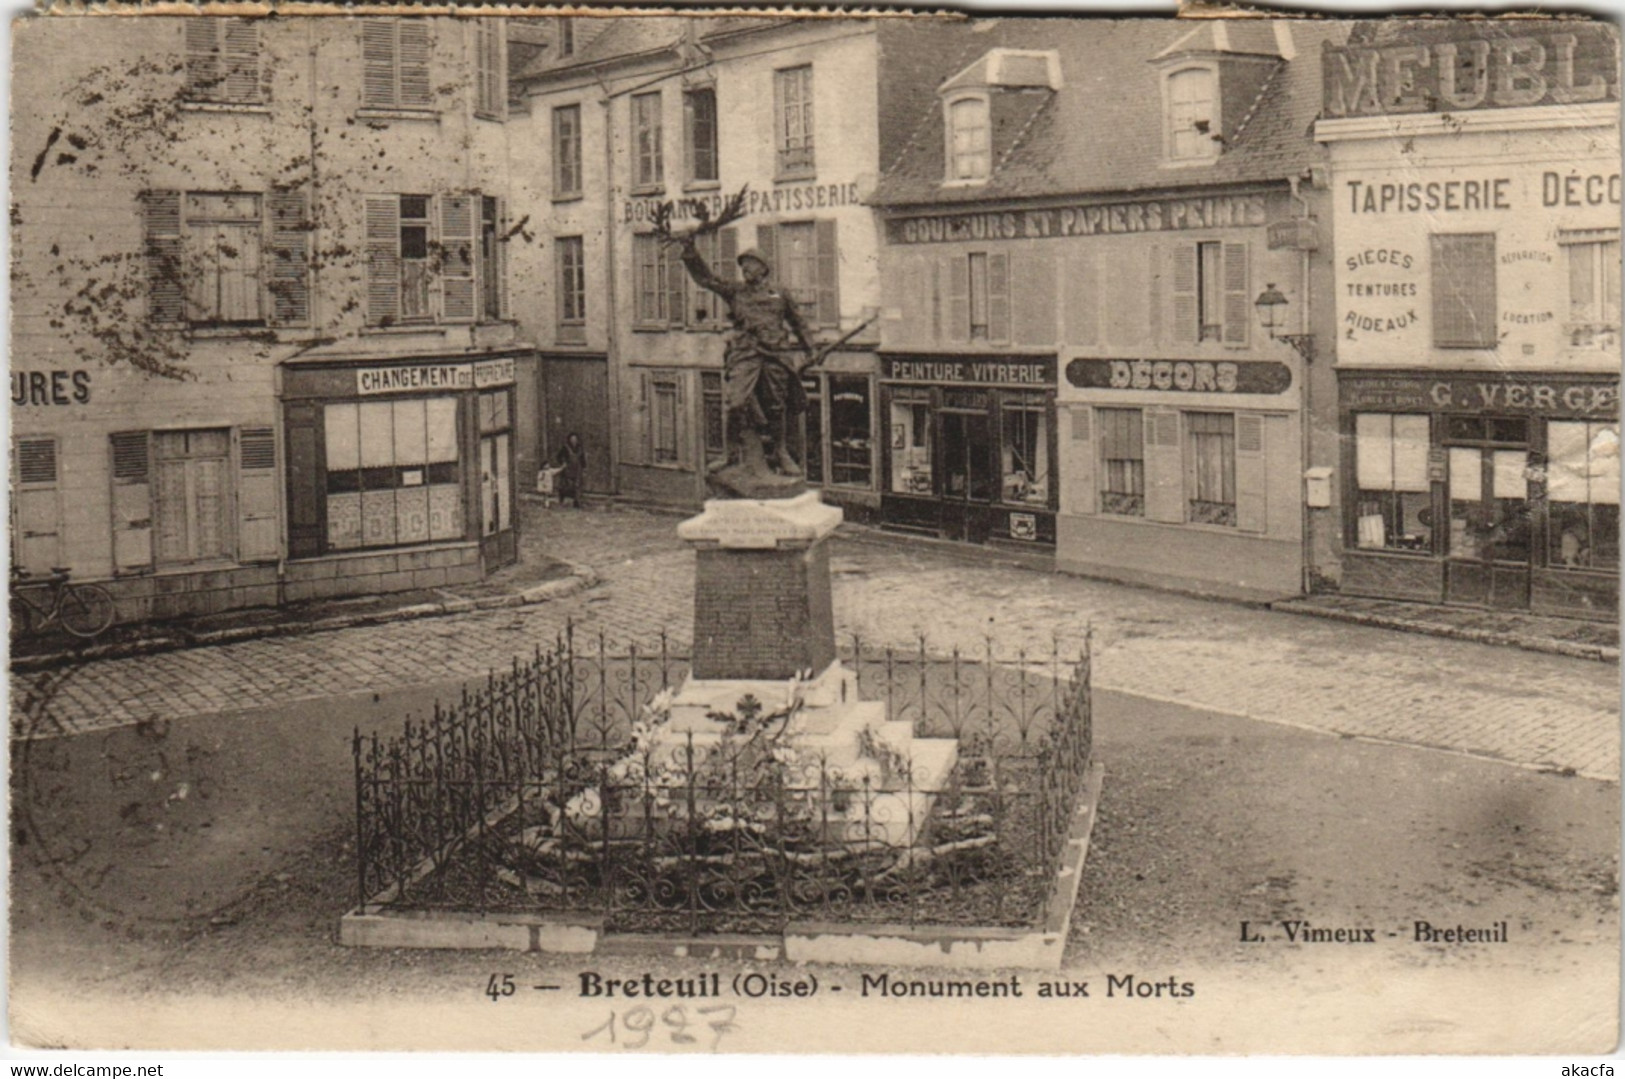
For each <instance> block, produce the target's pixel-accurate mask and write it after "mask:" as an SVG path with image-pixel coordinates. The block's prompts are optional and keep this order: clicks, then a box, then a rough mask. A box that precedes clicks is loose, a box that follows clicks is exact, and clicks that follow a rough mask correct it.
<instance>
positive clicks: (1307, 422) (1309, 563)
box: [1286, 176, 1315, 596]
mask: <svg viewBox="0 0 1625 1079" xmlns="http://www.w3.org/2000/svg"><path fill="white" fill-rule="evenodd" d="M1286 182H1287V187H1288V188H1289V189H1290V190H1291V192H1292V200H1293V201H1294V202H1296V203H1297V204H1298V208H1299V211H1300V212H1299V214H1298V216H1299V217H1300V218H1303V219H1308V218H1309V217H1310V216H1312V215H1311V214H1310V213H1309V200H1308V199H1306V198H1304V197H1303V195H1302V194H1301V193H1300V192H1299V190H1298V185H1299V183H1300V182H1301V178H1300V177H1297V176H1288V177H1287V178H1286ZM1298 294H1299V295H1300V296H1302V297H1303V302H1302V303H1301V304H1299V306H1298V332H1299V333H1300V334H1304V335H1305V337H1306V338H1307V339H1308V340H1310V341H1313V338H1312V337H1308V336H1307V335H1308V334H1310V333H1311V332H1312V329H1311V327H1312V323H1311V321H1310V318H1309V252H1308V251H1305V250H1300V251H1299V252H1298ZM1311 355H1313V353H1311ZM1298 359H1299V361H1300V366H1301V367H1302V369H1303V409H1302V418H1301V419H1300V420H1299V427H1300V428H1301V435H1302V443H1303V445H1302V450H1301V452H1302V454H1303V464H1302V466H1301V468H1300V472H1299V476H1298V491H1299V495H1300V497H1302V498H1303V524H1302V530H1303V539H1302V541H1301V547H1302V550H1301V552H1300V556H1299V557H1301V558H1302V559H1303V570H1302V575H1301V576H1302V579H1301V584H1300V587H1301V588H1302V589H1303V594H1304V595H1306V596H1307V595H1309V594H1310V593H1311V592H1312V591H1313V588H1314V580H1315V570H1314V566H1315V536H1314V529H1313V514H1312V511H1311V510H1310V508H1309V499H1308V497H1307V491H1306V488H1305V484H1306V483H1307V482H1308V481H1307V479H1306V478H1305V474H1306V473H1307V471H1308V469H1309V468H1310V463H1311V461H1312V460H1313V457H1312V454H1313V453H1314V442H1313V437H1312V436H1313V427H1314V415H1315V412H1314V389H1313V387H1314V372H1313V371H1312V370H1311V367H1312V366H1313V364H1312V362H1311V361H1310V359H1309V358H1308V357H1307V356H1304V355H1301V354H1300V355H1299V357H1298Z"/></svg>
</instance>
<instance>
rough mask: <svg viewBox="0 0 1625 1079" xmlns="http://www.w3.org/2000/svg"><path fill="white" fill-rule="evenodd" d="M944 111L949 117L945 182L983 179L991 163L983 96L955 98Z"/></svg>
mask: <svg viewBox="0 0 1625 1079" xmlns="http://www.w3.org/2000/svg"><path fill="white" fill-rule="evenodd" d="M944 108H945V109H946V110H947V114H948V123H947V132H948V155H947V160H948V177H947V179H948V181H949V182H950V183H955V182H957V183H975V182H977V181H979V180H986V179H987V177H988V172H989V169H990V167H991V162H992V156H991V155H992V150H991V134H990V133H991V128H990V127H989V125H988V100H987V97H986V95H980V94H979V95H976V96H973V97H960V98H956V99H954V100H951V101H948V102H946V103H945V105H944Z"/></svg>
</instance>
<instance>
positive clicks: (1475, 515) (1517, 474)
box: [1446, 446, 1529, 562]
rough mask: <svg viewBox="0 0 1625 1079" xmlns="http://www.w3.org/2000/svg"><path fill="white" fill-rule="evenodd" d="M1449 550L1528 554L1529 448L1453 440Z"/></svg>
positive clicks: (1458, 554)
mask: <svg viewBox="0 0 1625 1079" xmlns="http://www.w3.org/2000/svg"><path fill="white" fill-rule="evenodd" d="M1447 454H1448V456H1447V458H1446V467H1447V469H1448V471H1449V492H1450V542H1449V549H1450V555H1451V557H1453V558H1465V559H1481V560H1492V559H1493V560H1499V561H1511V562H1527V561H1528V560H1529V502H1528V493H1529V487H1528V477H1527V473H1528V467H1529V451H1527V450H1523V449H1494V448H1490V447H1478V446H1451V447H1449V449H1448V451H1447Z"/></svg>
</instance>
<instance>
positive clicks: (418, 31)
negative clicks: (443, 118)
mask: <svg viewBox="0 0 1625 1079" xmlns="http://www.w3.org/2000/svg"><path fill="white" fill-rule="evenodd" d="M361 66H362V80H361V103H362V104H363V105H364V106H366V107H368V108H380V109H428V108H431V107H432V106H433V105H434V96H433V91H432V90H431V88H430V82H429V22H428V20H427V19H422V18H405V19H403V18H372V19H363V20H362V22H361Z"/></svg>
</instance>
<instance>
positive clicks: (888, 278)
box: [880, 252, 931, 348]
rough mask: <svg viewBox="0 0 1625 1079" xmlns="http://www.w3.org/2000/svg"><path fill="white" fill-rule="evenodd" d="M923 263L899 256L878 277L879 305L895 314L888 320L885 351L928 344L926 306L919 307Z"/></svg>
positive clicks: (907, 255) (913, 256) (911, 256)
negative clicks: (894, 316) (887, 269)
mask: <svg viewBox="0 0 1625 1079" xmlns="http://www.w3.org/2000/svg"><path fill="white" fill-rule="evenodd" d="M925 270H926V263H925V261H924V260H923V259H922V258H921V257H920V256H918V255H916V254H914V253H912V252H909V253H905V254H900V255H898V256H897V258H896V259H895V260H894V263H893V267H892V268H891V269H890V270H889V271H888V272H886V273H883V274H881V275H880V293H881V298H880V305H881V307H882V308H884V309H886V310H887V311H896V312H897V317H896V318H895V319H891V318H888V319H887V320H886V324H885V326H884V327H883V329H885V330H886V335H885V338H884V339H883V341H882V344H883V346H884V347H886V348H919V347H921V346H923V345H929V344H930V343H931V336H930V327H929V324H928V322H927V320H928V319H929V318H930V315H931V308H930V306H929V305H928V304H922V303H921V302H920V301H921V297H922V295H923V294H924V282H923V280H922V279H923V278H924V276H925Z"/></svg>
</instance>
